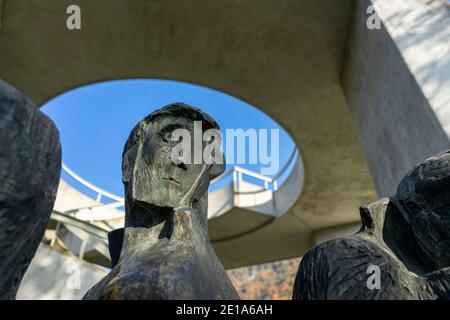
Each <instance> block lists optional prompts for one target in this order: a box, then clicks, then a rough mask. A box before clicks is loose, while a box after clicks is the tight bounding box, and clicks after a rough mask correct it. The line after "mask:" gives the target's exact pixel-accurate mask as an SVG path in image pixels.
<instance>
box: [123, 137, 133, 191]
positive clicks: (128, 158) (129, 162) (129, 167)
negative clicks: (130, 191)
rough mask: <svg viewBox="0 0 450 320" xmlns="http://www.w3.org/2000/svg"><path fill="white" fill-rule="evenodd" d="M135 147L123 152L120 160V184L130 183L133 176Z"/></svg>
mask: <svg viewBox="0 0 450 320" xmlns="http://www.w3.org/2000/svg"><path fill="white" fill-rule="evenodd" d="M136 152H137V145H134V146H133V147H131V148H130V149H128V150H127V152H125V154H124V155H123V158H122V182H124V183H125V182H130V181H131V177H132V175H133V168H134V162H135V160H136Z"/></svg>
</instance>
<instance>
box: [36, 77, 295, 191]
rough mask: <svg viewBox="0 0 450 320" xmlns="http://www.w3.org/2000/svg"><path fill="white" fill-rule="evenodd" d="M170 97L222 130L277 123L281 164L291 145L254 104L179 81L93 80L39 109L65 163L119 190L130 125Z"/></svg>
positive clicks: (255, 167) (253, 167)
mask: <svg viewBox="0 0 450 320" xmlns="http://www.w3.org/2000/svg"><path fill="white" fill-rule="evenodd" d="M173 102H185V103H187V104H191V105H194V106H196V107H199V108H201V109H202V110H204V111H206V112H207V113H209V114H210V115H211V116H212V117H213V118H214V119H216V121H217V122H218V123H219V125H220V126H221V129H222V132H223V133H224V130H225V129H237V128H242V129H244V130H245V129H248V128H255V129H269V130H270V129H277V128H279V129H280V168H282V167H283V165H284V164H285V163H286V161H287V160H288V157H289V156H290V154H291V152H292V150H293V149H294V148H295V144H294V142H293V141H292V139H291V137H290V136H289V135H288V134H287V133H286V132H285V131H284V130H283V129H282V128H280V126H279V125H278V124H277V123H276V122H275V121H274V120H273V119H272V118H270V117H269V116H267V115H266V114H265V113H263V112H261V111H259V110H258V109H257V108H255V107H252V106H251V105H249V104H247V103H245V102H243V101H241V100H239V99H237V98H234V97H232V96H230V95H227V94H225V93H222V92H219V91H216V90H212V89H209V88H205V87H201V86H197V85H193V84H188V83H183V82H178V81H171V80H156V79H134V80H116V81H108V82H102V83H97V84H93V85H89V86H85V87H81V88H78V89H74V90H71V91H68V92H66V93H63V94H61V95H59V96H57V97H55V98H54V99H52V100H50V101H48V102H47V103H46V104H44V106H43V107H42V110H43V111H44V112H45V113H46V114H47V115H49V116H50V117H51V118H52V119H53V120H54V121H55V123H56V125H57V127H58V129H59V131H60V135H61V143H62V150H63V162H64V163H65V164H66V165H68V166H69V167H70V168H71V169H72V170H74V171H75V172H76V173H78V174H79V175H80V176H82V177H83V178H85V179H87V180H89V181H90V182H92V183H94V184H95V185H97V186H99V187H101V188H103V189H105V190H107V191H110V192H113V193H115V194H118V195H123V186H122V182H121V156H122V150H123V145H124V143H125V141H126V139H127V138H128V135H129V133H130V131H131V129H132V128H133V127H134V126H135V125H136V123H138V122H139V121H140V120H141V119H142V118H144V117H145V116H146V115H148V114H149V113H151V112H152V111H153V110H155V109H158V108H161V107H163V106H165V105H167V104H170V103H173ZM240 166H242V167H245V168H247V169H250V170H253V171H257V172H259V169H260V166H259V165H258V164H256V165H249V164H247V165H240ZM227 167H230V165H228V166H227ZM63 178H66V180H69V179H67V177H64V176H63ZM68 182H69V183H70V181H68Z"/></svg>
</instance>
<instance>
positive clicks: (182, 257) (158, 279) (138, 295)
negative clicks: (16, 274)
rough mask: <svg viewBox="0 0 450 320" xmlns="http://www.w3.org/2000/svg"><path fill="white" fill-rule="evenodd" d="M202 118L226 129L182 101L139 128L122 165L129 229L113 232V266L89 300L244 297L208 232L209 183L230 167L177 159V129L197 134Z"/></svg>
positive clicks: (206, 125) (210, 125) (205, 126)
mask: <svg viewBox="0 0 450 320" xmlns="http://www.w3.org/2000/svg"><path fill="white" fill-rule="evenodd" d="M194 121H201V122H202V129H203V130H207V129H210V128H216V129H218V128H219V127H218V125H217V123H216V122H215V121H214V120H213V119H212V118H211V117H210V116H208V115H207V114H205V113H204V112H202V111H201V110H199V109H196V108H193V107H190V106H188V105H185V104H181V103H177V104H172V105H169V106H167V107H164V108H162V109H160V110H157V111H155V112H153V113H151V114H150V115H149V116H147V117H146V118H145V119H143V120H142V121H141V122H139V123H138V125H137V126H136V127H135V128H134V129H133V131H132V132H131V134H130V137H129V138H128V141H127V142H126V145H125V149H124V153H123V163H122V173H123V176H122V179H123V182H124V185H125V199H126V200H125V201H126V203H125V206H126V217H125V228H123V229H118V230H115V231H113V232H112V233H110V235H109V240H110V253H111V259H112V262H113V269H112V271H111V272H110V273H109V274H108V275H107V276H106V277H105V278H104V279H102V280H101V281H100V282H99V283H98V284H97V285H95V286H94V287H93V288H92V289H91V290H90V291H89V292H88V293H87V294H86V295H85V297H84V299H239V296H238V294H237V293H236V291H235V289H234V287H233V285H232V283H231V281H230V280H229V278H228V276H227V274H226V272H225V270H224V268H223V266H222V265H221V263H220V261H219V259H218V258H217V256H216V254H215V252H214V250H213V248H212V245H211V243H210V242H209V239H208V232H207V206H208V204H207V199H208V186H209V183H210V181H211V180H212V179H213V178H214V177H216V176H218V175H219V174H220V173H222V172H223V170H224V165H223V164H213V165H206V164H186V163H180V164H178V165H177V164H175V163H174V162H173V161H172V159H171V153H172V150H173V148H174V146H175V144H176V143H177V142H174V141H172V140H171V133H172V132H173V131H174V130H175V129H178V128H184V129H187V130H188V131H189V132H190V133H191V136H192V137H194ZM221 156H222V155H221ZM222 157H223V156H222ZM191 163H193V162H191Z"/></svg>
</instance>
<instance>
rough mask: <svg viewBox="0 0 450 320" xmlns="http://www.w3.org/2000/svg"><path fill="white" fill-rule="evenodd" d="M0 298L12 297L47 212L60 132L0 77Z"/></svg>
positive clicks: (53, 189) (52, 193) (56, 169)
mask: <svg viewBox="0 0 450 320" xmlns="http://www.w3.org/2000/svg"><path fill="white" fill-rule="evenodd" d="M0 143H1V146H0V299H14V298H15V296H16V293H17V289H18V288H19V285H20V282H21V281H22V277H23V275H24V273H25V271H26V270H27V268H28V265H29V264H30V262H31V259H32V258H33V257H34V254H35V253H36V250H37V248H38V246H39V243H40V241H41V240H42V237H43V235H44V231H45V227H46V226H47V223H48V220H49V218H50V215H51V213H52V209H53V204H54V201H55V197H56V190H57V188H58V182H59V175H60V171H61V148H60V143H59V134H58V131H57V129H56V127H55V126H54V124H53V122H52V121H51V120H50V119H49V118H48V117H46V116H45V115H44V114H43V113H42V112H40V111H39V109H38V108H37V107H36V106H35V105H34V104H33V103H32V102H31V101H29V100H28V99H27V98H26V97H25V96H24V95H22V94H21V93H20V92H18V91H17V90H16V89H14V88H13V87H11V86H9V85H8V84H6V83H5V82H3V81H1V80H0Z"/></svg>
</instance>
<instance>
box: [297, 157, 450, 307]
mask: <svg viewBox="0 0 450 320" xmlns="http://www.w3.org/2000/svg"><path fill="white" fill-rule="evenodd" d="M360 212H361V220H362V228H361V230H360V231H359V232H358V233H357V234H355V235H353V236H349V237H344V238H340V239H336V240H331V241H328V242H325V243H323V244H320V245H318V246H316V247H314V248H312V249H311V250H309V251H308V252H307V253H306V254H305V256H304V258H303V259H302V261H301V263H300V268H299V271H298V274H297V278H296V280H295V284H294V292H293V298H294V299H302V300H303V299H304V300H310V299H424V300H429V299H450V151H445V152H443V153H440V154H438V155H436V156H434V157H431V158H429V159H427V160H425V161H424V162H423V163H421V164H420V165H418V166H417V167H415V168H414V169H412V170H411V171H410V172H409V173H408V174H407V175H406V176H405V177H404V178H403V180H402V181H401V182H400V184H399V186H398V189H397V193H396V194H395V195H394V196H393V197H391V198H382V199H380V200H379V201H377V202H374V203H370V204H368V205H365V206H362V207H361V209H360ZM374 266H375V268H379V274H378V275H379V286H378V288H377V287H376V286H373V285H374V284H376V282H375V281H376V280H375V278H374V277H376V276H377V274H376V271H374ZM372 280H373V282H372Z"/></svg>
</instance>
